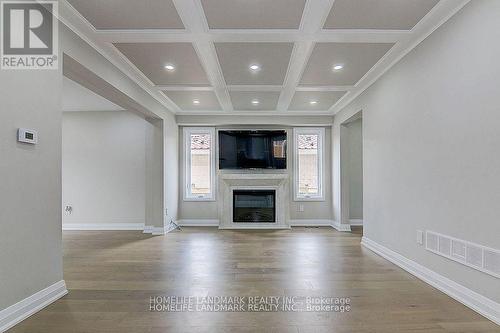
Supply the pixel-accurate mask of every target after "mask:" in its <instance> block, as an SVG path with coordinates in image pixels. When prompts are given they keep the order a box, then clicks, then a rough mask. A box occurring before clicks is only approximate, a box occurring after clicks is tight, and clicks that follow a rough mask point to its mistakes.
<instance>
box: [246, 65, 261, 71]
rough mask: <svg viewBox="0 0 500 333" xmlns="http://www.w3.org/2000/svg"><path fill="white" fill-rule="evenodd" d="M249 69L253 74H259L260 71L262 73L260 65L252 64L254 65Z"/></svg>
mask: <svg viewBox="0 0 500 333" xmlns="http://www.w3.org/2000/svg"><path fill="white" fill-rule="evenodd" d="M249 68H250V70H251V71H252V72H258V71H260V66H259V65H257V64H252V65H250V67H249Z"/></svg>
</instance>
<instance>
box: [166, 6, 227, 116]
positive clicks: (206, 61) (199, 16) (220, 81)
mask: <svg viewBox="0 0 500 333" xmlns="http://www.w3.org/2000/svg"><path fill="white" fill-rule="evenodd" d="M173 1H174V5H175V8H176V9H177V12H178V13H179V16H180V18H181V20H182V22H183V23H184V26H185V27H186V29H187V31H189V32H191V33H192V36H191V37H194V36H198V38H192V39H191V40H190V42H192V43H193V47H194V49H195V50H196V53H197V54H198V58H199V59H200V61H201V64H202V66H203V68H204V69H205V72H206V73H207V76H208V79H209V80H210V83H211V84H212V86H213V87H214V92H215V95H216V96H217V99H218V100H219V104H220V106H221V107H222V110H224V111H228V112H229V111H233V105H232V103H231V98H230V96H229V92H228V90H227V88H226V82H225V80H224V76H223V74H222V70H221V67H220V64H219V59H218V57H217V52H216V51H215V46H214V44H213V43H212V42H211V41H209V40H207V39H206V38H204V37H203V35H205V34H206V32H207V31H208V24H207V21H206V18H205V14H204V12H203V7H202V6H201V2H200V1H199V0H173Z"/></svg>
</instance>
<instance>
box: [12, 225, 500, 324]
mask: <svg viewBox="0 0 500 333" xmlns="http://www.w3.org/2000/svg"><path fill="white" fill-rule="evenodd" d="M360 237H361V232H360V231H359V230H358V231H357V232H355V233H352V234H351V233H340V232H337V231H334V230H333V229H331V228H294V229H292V230H285V231H219V230H217V229H215V228H184V229H183V230H182V231H181V232H174V233H170V234H168V235H167V236H165V237H151V236H148V235H144V234H142V233H140V232H134V231H107V232H101V231H99V232H78V231H71V232H64V235H63V238H64V278H65V280H66V283H67V285H68V289H69V291H70V292H69V294H68V295H67V296H65V297H64V298H62V299H61V300H59V301H57V302H55V303H54V304H52V305H50V306H48V307H47V308H45V309H44V310H42V311H40V312H39V313H37V314H35V315H33V316H32V317H30V318H29V319H27V320H25V321H24V322H22V323H21V324H19V325H17V326H16V327H14V328H13V329H11V330H10V331H9V332H11V333H14V332H17V333H20V332H29V333H38V332H39V333H49V332H50V333H63V332H64V333H68V332H69V333H84V332H85V333H87V332H100V333H101V332H102V333H118V332H120V333H139V332H140V333H160V332H228V333H229V332H247V333H248V332H277V333H280V332H295V333H310V332H311V333H312V332H358V333H366V332H384V333H387V332H426V333H442V332H467V333H472V332H500V329H499V327H498V326H497V325H495V324H494V323H492V322H490V321H488V320H486V319H484V318H483V317H482V316H480V315H478V314H476V313H475V312H473V311H472V310H470V309H468V308H466V307H465V306H463V305H462V304H460V303H458V302H456V301H454V300H453V299H451V298H449V297H448V296H446V295H444V294H443V293H441V292H439V291H437V290H436V289H434V288H432V287H430V286H429V285H427V284H425V283H424V282H421V281H420V280H418V279H416V278H415V277H413V276H412V275H410V274H408V273H406V272H405V271H403V270H401V269H399V268H398V267H396V266H394V265H393V264H391V263H389V262H388V261H386V260H384V259H382V258H381V257H379V256H377V255H376V254H374V253H372V252H370V251H369V250H367V249H365V248H363V247H361V245H360ZM208 295H209V296H336V297H341V296H342V297H349V298H350V299H351V311H350V312H344V313H336V312H253V313H251V312H151V311H150V309H149V303H150V297H153V296H208Z"/></svg>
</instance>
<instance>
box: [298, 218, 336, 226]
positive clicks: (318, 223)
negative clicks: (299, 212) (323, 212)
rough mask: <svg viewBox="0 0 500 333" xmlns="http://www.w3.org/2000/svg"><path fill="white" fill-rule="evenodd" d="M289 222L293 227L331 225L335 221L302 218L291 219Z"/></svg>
mask: <svg viewBox="0 0 500 333" xmlns="http://www.w3.org/2000/svg"><path fill="white" fill-rule="evenodd" d="M289 223H290V226H291V227H331V226H332V224H333V221H332V220H321V219H300V220H289Z"/></svg>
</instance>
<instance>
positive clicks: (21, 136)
mask: <svg viewBox="0 0 500 333" xmlns="http://www.w3.org/2000/svg"><path fill="white" fill-rule="evenodd" d="M17 141H19V142H24V143H30V144H32V145H35V144H37V143H38V132H37V131H35V130H31V129H27V128H20V129H18V130H17Z"/></svg>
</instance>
